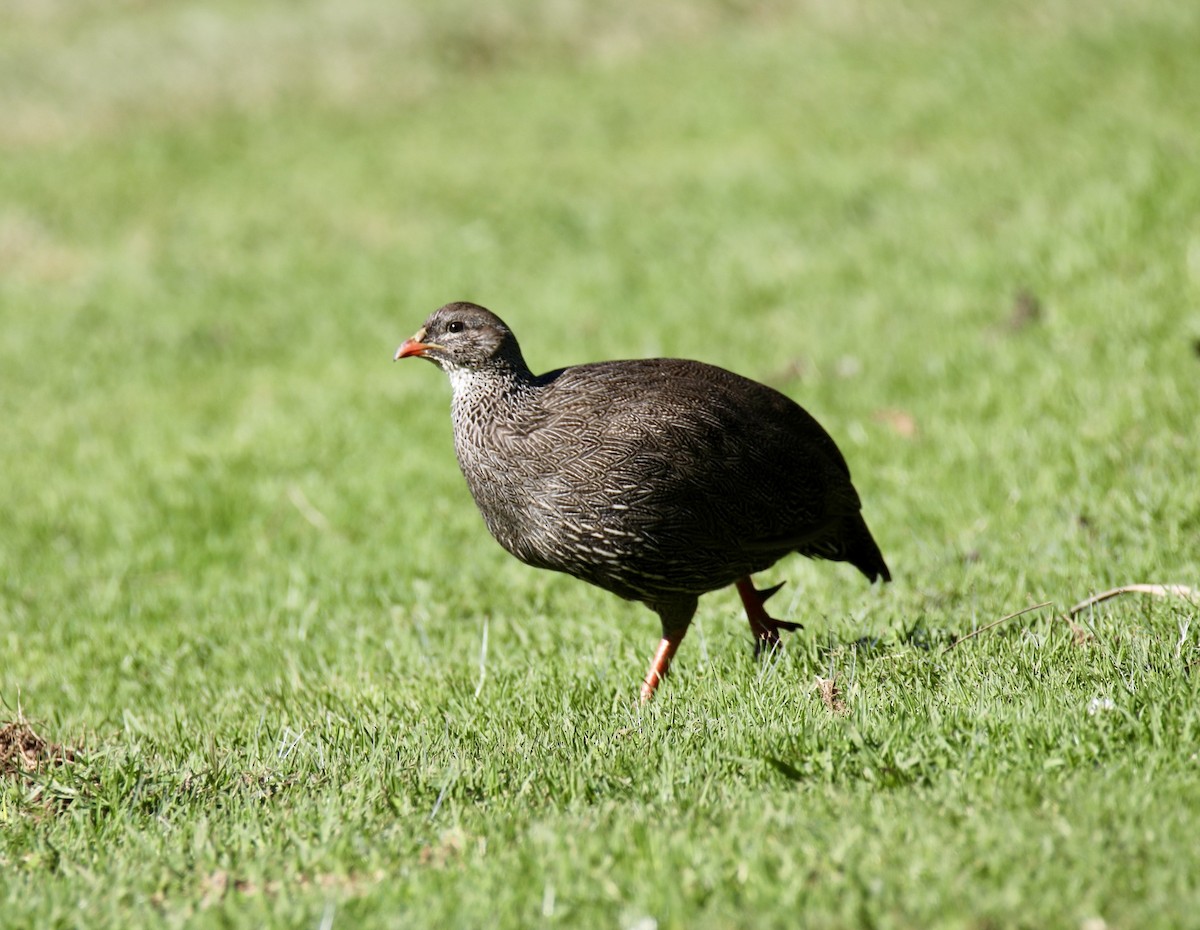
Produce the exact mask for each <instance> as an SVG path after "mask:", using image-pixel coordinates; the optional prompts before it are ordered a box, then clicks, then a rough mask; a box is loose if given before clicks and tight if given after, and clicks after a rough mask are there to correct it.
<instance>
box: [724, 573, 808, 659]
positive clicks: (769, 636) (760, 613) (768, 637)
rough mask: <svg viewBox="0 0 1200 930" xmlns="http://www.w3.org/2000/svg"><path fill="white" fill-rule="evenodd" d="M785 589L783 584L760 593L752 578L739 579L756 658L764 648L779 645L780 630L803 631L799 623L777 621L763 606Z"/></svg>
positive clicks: (738, 587)
mask: <svg viewBox="0 0 1200 930" xmlns="http://www.w3.org/2000/svg"><path fill="white" fill-rule="evenodd" d="M782 587H783V582H780V583H779V584H777V585H775V587H773V588H766V589H765V590H762V591H759V590H758V589H757V588H756V587H754V583H753V582H752V581H751V580H750V576H749V575H747V576H746V577H745V578H739V579H738V581H737V590H738V594H740V595H741V597H742V606H743V607H745V608H746V619H747V620H749V621H750V630H751V632H753V633H754V657H755V658H758V656H759V654H760V653H761V652H762V650H763V647H764V646H765V647H766V648H767V649H774V648H775V647H776V646H778V645H779V631H780V630H802V629H804V627H802V626H801V625H800V624H799V623H792V622H791V621H789V620H776V619H775V618H774V617H772V616H771V615H770V614H768V613H767V610H766V608H765V607H764V606H763V605H764V604H765V603H766V602H767V598H769V597H770V596H771V595H772V594H774V593H775V592H776V591H778V590H779V589H780V588H782Z"/></svg>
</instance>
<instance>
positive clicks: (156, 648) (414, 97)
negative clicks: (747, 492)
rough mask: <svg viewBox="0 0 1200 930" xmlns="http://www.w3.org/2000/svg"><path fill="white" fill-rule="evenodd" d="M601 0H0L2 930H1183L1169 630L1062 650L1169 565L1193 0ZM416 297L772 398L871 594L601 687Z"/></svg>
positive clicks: (1186, 892) (1198, 496) (839, 581)
mask: <svg viewBox="0 0 1200 930" xmlns="http://www.w3.org/2000/svg"><path fill="white" fill-rule="evenodd" d="M644 6H645V5H639V4H634V3H631V2H624V0H611V2H607V3H600V4H583V3H574V2H567V3H554V4H551V3H537V2H533V0H524V2H514V3H510V4H507V5H504V6H500V7H497V8H496V9H495V10H494V11H493V12H490V13H487V14H483V15H479V14H476V13H474V12H473V5H469V4H466V3H453V4H439V3H433V2H423V3H412V4H409V5H407V6H405V7H404V8H403V9H401V10H399V11H396V10H394V9H393V7H392V5H388V4H383V3H377V2H374V0H356V2H353V3H348V4H342V3H338V4H335V3H328V2H315V0H314V2H312V3H307V4H303V5H299V6H297V5H295V4H284V3H268V2H262V3H248V2H245V3H237V2H232V0H228V2H222V3H214V4H210V5H207V6H203V7H202V6H200V5H189V4H165V3H125V4H100V3H88V4H83V3H79V4H53V3H46V4H40V3H25V4H11V5H9V7H7V8H6V9H5V11H4V12H3V13H2V14H0V110H3V112H4V113H5V114H6V115H5V117H4V119H3V121H2V122H3V125H0V424H3V425H2V433H0V436H2V438H0V475H3V481H0V527H2V532H0V702H3V706H2V707H0V722H3V720H11V719H15V718H17V717H18V715H19V714H22V713H23V714H24V715H25V716H27V717H28V718H29V719H30V720H32V721H33V722H34V725H35V727H36V729H37V730H38V731H39V732H40V733H41V734H43V735H44V736H46V737H48V738H50V739H52V740H55V741H58V742H61V743H65V744H80V745H82V747H83V752H82V755H81V757H80V758H78V759H77V760H76V761H75V762H73V763H71V764H68V765H63V766H59V767H52V768H44V769H42V770H40V771H39V772H38V773H36V774H34V775H27V776H23V777H15V776H11V775H10V776H8V777H0V925H3V926H5V927H8V926H12V927H24V926H30V927H33V926H37V927H48V926H61V927H74V926H78V927H89V928H92V927H127V926H134V925H139V924H145V923H151V922H158V923H162V924H166V925H170V926H184V925H186V926H196V927H206V926H213V927H243V926H244V927H252V926H262V925H270V926H312V927H316V926H329V925H330V922H332V926H334V927H383V926H413V927H432V926H485V925H486V926H500V927H526V926H605V927H621V928H628V927H638V928H647V927H649V926H651V920H653V921H656V922H657V927H658V928H660V930H663V928H667V927H688V928H694V927H735V926H744V927H756V928H757V927H771V926H779V927H784V926H787V927H791V926H811V927H842V926H874V927H972V928H985V927H1001V926H1003V927H1008V926H1026V927H1047V926H1054V927H1071V928H1080V927H1087V928H1091V930H1097V928H1099V927H1102V926H1106V927H1109V928H1117V927H1128V928H1135V927H1136V928H1141V927H1148V926H1172V927H1178V926H1188V925H1190V926H1197V925H1198V923H1197V922H1198V920H1200V918H1197V914H1198V913H1200V886H1197V883H1196V880H1195V876H1196V875H1198V874H1200V844H1197V842H1196V836H1197V833H1198V832H1200V756H1198V754H1197V753H1198V749H1200V701H1198V698H1200V694H1198V690H1197V689H1198V685H1197V682H1198V680H1200V646H1198V642H1200V640H1198V638H1197V634H1198V631H1200V623H1197V619H1198V617H1197V614H1198V611H1197V605H1196V604H1195V603H1190V602H1188V601H1187V600H1185V599H1180V598H1173V599H1151V598H1144V597H1141V596H1130V597H1125V598H1118V599H1114V600H1111V601H1108V602H1105V603H1103V604H1101V605H1098V606H1097V607H1096V608H1094V609H1093V610H1092V611H1089V612H1087V613H1086V614H1084V615H1082V616H1081V617H1079V618H1077V622H1078V623H1079V625H1080V626H1081V628H1082V630H1081V632H1082V633H1083V634H1085V635H1083V636H1082V637H1079V638H1077V636H1076V633H1075V632H1074V631H1072V629H1071V627H1070V625H1069V624H1068V623H1066V622H1065V621H1064V620H1062V619H1061V618H1060V616H1059V615H1060V614H1061V612H1062V611H1064V610H1065V609H1066V608H1067V607H1069V606H1070V605H1071V604H1072V603H1074V602H1075V601H1076V600H1079V599H1081V598H1083V597H1085V596H1087V595H1088V594H1091V593H1094V592H1096V591H1100V590H1104V589H1106V588H1110V587H1114V586H1116V585H1120V584H1124V583H1130V582H1162V583H1180V584H1188V585H1192V586H1194V587H1198V586H1200V482H1198V481H1197V480H1196V463H1197V461H1200V429H1198V428H1197V412H1196V411H1197V409H1200V393H1198V391H1197V384H1198V382H1200V358H1198V357H1197V355H1198V350H1197V348H1196V340H1197V339H1198V338H1200V219H1198V217H1200V172H1197V170H1196V165H1197V160H1198V158H1200V57H1198V56H1197V55H1196V54H1195V50H1196V48H1197V45H1198V42H1200V14H1198V13H1197V11H1196V8H1195V4H1193V3H1188V2H1184V0H1178V2H1166V0H1164V2H1156V3H1145V2H1140V0H1139V2H1133V0H1128V2H1122V0H1108V2H1104V3H1100V4H1094V5H1093V4H1085V5H1079V4H1069V3H1065V2H1056V0H1052V2H1050V3H1036V4H1035V3H1019V4H1001V5H995V4H987V3H983V2H978V3H968V4H962V3H950V2H949V0H944V2H934V3H931V4H927V5H919V6H910V7H899V6H893V5H890V4H845V5H843V4H834V5H828V4H786V3H765V4H761V5H760V4H748V3H746V4H743V3H722V2H718V0H712V2H708V3H699V4H694V3H684V2H682V0H680V2H677V3H675V2H668V3H664V4H659V5H656V6H653V7H646V8H643V7H644ZM651 9H653V10H657V11H658V12H657V13H655V14H652V13H651V12H649V10H651ZM1022 292H1027V293H1029V294H1032V295H1034V296H1035V297H1036V299H1037V301H1038V302H1039V304H1040V306H1041V308H1042V312H1041V314H1040V316H1038V317H1037V318H1036V319H1034V320H1033V321H1032V322H1029V323H1027V324H1026V325H1023V326H1014V325H1012V323H1011V320H1012V319H1013V312H1014V306H1015V305H1016V304H1018V303H1019V297H1018V295H1019V294H1021V293H1022ZM459 298H465V299H472V300H477V301H479V302H481V303H484V304H486V305H488V306H490V307H492V308H493V309H494V310H496V311H497V312H499V313H500V314H502V315H503V316H504V317H505V318H506V319H507V320H508V321H509V322H510V323H511V324H512V325H513V326H514V328H515V329H516V331H517V333H518V335H520V336H521V338H522V342H523V347H524V349H525V354H526V357H527V358H528V359H529V360H530V363H531V365H533V367H535V368H540V369H546V368H550V367H555V366H558V365H562V364H569V363H572V362H577V361H584V360H591V359H598V358H609V357H627V356H639V355H656V354H666V355H682V356H689V357H697V358H702V359H704V360H706V361H710V362H715V363H718V364H722V365H725V366H727V367H730V368H733V369H735V370H737V371H739V372H742V373H744V374H747V375H750V376H752V377H757V378H759V379H761V380H765V381H768V382H770V383H772V384H775V385H777V386H779V387H781V388H782V389H783V390H786V391H787V392H788V393H789V394H790V395H791V396H793V397H795V398H796V399H797V400H799V401H800V402H801V403H803V404H804V405H805V406H806V407H807V408H808V409H809V410H810V411H812V412H813V413H814V414H815V415H816V416H817V417H818V418H819V419H821V421H822V422H823V423H824V424H825V425H826V426H827V427H828V428H829V430H830V431H831V432H832V433H833V435H834V436H835V437H836V438H837V439H838V441H839V443H840V444H841V446H842V448H843V450H844V451H845V453H846V456H847V458H848V459H849V461H850V463H851V467H852V469H853V470H854V473H855V479H856V484H857V486H858V488H859V490H860V492H861V494H862V496H863V499H864V501H865V506H866V514H867V517H868V520H869V522H870V524H871V526H872V528H873V529H874V530H875V533H876V536H877V537H878V539H879V541H880V544H881V546H882V547H883V550H884V552H885V554H886V556H887V558H888V561H889V564H890V565H891V568H892V570H893V573H894V575H895V576H896V582H895V583H894V584H892V585H890V586H888V587H887V589H886V590H878V589H876V590H872V589H869V588H868V587H867V586H866V585H865V584H864V583H863V582H862V579H861V578H859V577H858V576H857V575H856V574H855V573H854V571H853V570H852V569H849V568H848V567H846V566H843V565H829V564H815V563H808V562H803V561H801V560H799V559H793V560H790V561H787V562H784V563H781V564H780V565H778V566H776V568H775V569H773V570H772V571H771V572H769V573H764V575H763V576H762V577H761V579H760V581H761V582H762V583H765V582H767V581H768V580H772V581H773V580H785V579H786V580H787V581H788V582H789V584H788V586H787V587H786V588H785V589H784V593H783V594H781V595H779V597H778V598H777V599H776V600H775V601H773V602H772V606H773V607H775V606H776V605H777V606H778V610H779V612H780V615H781V616H785V617H788V618H794V619H798V620H801V621H803V622H804V623H805V625H806V629H805V631H804V632H803V633H801V634H797V635H793V636H791V637H790V638H789V640H788V642H787V646H786V650H785V651H784V652H783V653H782V655H781V656H779V657H778V659H777V661H775V662H772V663H766V664H763V665H756V664H755V663H754V662H753V661H752V659H751V656H750V652H751V650H750V641H749V634H748V631H747V628H746V625H745V621H744V620H743V619H741V617H740V610H739V608H738V605H737V601H736V598H735V597H734V596H732V595H731V594H730V593H728V592H722V593H717V594H714V595H711V596H709V597H706V598H705V599H704V600H703V601H702V602H701V608H700V611H699V613H698V615H697V620H696V623H695V624H694V626H693V629H692V632H691V633H690V634H689V636H688V638H687V640H686V641H685V642H684V645H683V647H682V649H681V652H680V655H679V658H678V661H677V663H676V666H675V671H674V674H673V675H672V676H671V678H670V679H668V681H667V682H666V684H665V685H664V687H663V689H662V691H661V693H660V696H659V698H658V699H657V700H656V701H655V702H654V703H653V704H652V705H651V706H649V707H648V708H644V709H642V708H639V707H637V705H636V703H635V697H636V693H637V686H638V683H639V681H640V678H641V675H642V673H643V671H644V668H645V664H646V663H647V661H648V659H649V656H650V653H651V651H652V649H653V646H654V644H655V642H656V639H657V635H658V628H657V621H656V620H655V618H654V617H653V615H652V614H651V613H650V612H649V611H647V610H645V609H644V608H642V607H640V606H638V605H632V604H626V603H624V602H621V601H619V600H617V599H615V598H613V597H612V596H610V595H608V594H605V593H604V592H601V591H599V590H595V589H591V588H588V587H587V586H585V585H582V584H580V583H578V582H575V581H573V580H572V579H569V578H566V577H563V576H557V575H551V574H547V573H539V572H535V571H533V570H532V569H528V568H526V567H524V566H522V565H520V564H518V563H516V562H515V561H514V560H512V559H511V558H509V557H508V556H506V555H505V554H504V553H503V552H502V551H501V550H500V549H499V547H498V546H496V545H495V544H494V543H493V542H492V541H491V540H490V539H489V538H488V537H487V534H486V531H485V529H484V527H483V525H482V522H481V521H480V519H479V517H478V515H477V514H476V512H475V510H474V507H473V505H472V503H471V501H470V498H469V496H468V494H467V491H466V488H465V486H464V485H463V482H462V478H461V476H460V475H459V473H458V470H457V468H456V467H455V464H454V461H453V451H452V447H451V443H450V425H449V415H448V397H449V391H448V389H447V387H446V385H445V383H444V378H443V377H442V376H441V375H440V374H439V373H438V372H436V371H435V370H434V369H433V368H432V367H431V366H427V365H420V364H417V363H406V364H403V365H397V366H392V365H391V364H390V361H389V359H390V357H391V353H392V351H393V350H394V348H395V346H396V345H397V344H398V343H399V342H400V341H401V340H402V339H403V338H405V337H406V336H408V335H410V334H411V333H412V332H413V331H414V330H415V329H416V328H417V327H418V326H419V325H420V322H421V321H422V320H423V318H424V317H425V315H426V314H427V313H428V312H429V311H431V310H432V309H434V308H435V307H436V306H438V305H439V304H441V303H443V302H445V301H448V300H452V299H459ZM906 418H911V423H912V424H914V425H915V433H913V434H911V435H909V432H910V431H908V430H906V429H904V428H903V427H904V426H905V425H906V424H907V423H908V422H910V421H909V420H907V419H906ZM898 427H900V428H898ZM1042 601H1050V602H1052V603H1053V605H1054V606H1053V609H1051V608H1047V609H1044V610H1041V611H1035V612H1031V613H1028V614H1025V615H1023V616H1021V617H1018V618H1015V619H1012V620H1010V621H1008V622H1006V623H1003V624H1001V625H999V626H997V627H996V628H995V629H993V630H990V631H988V632H985V633H983V634H982V635H980V636H978V637H976V638H974V639H972V640H969V641H967V642H964V643H962V644H961V645H959V646H957V647H956V648H954V649H950V650H947V649H946V647H947V645H948V644H949V643H950V642H951V641H952V640H953V638H954V637H956V636H959V635H962V634H965V633H968V632H970V631H972V630H974V629H977V628H978V627H980V626H982V625H984V624H986V623H989V622H991V621H993V620H996V619H999V618H1000V617H1002V616H1004V615H1006V614H1009V613H1011V612H1013V611H1016V610H1019V609H1021V608H1023V607H1025V606H1028V605H1030V604H1034V603H1039V602H1042ZM485 638H486V639H485ZM1080 638H1081V639H1082V640H1083V641H1082V642H1081V641H1079V639H1080ZM485 641H486V650H484V648H483V646H484V643H485ZM834 676H836V678H837V682H838V687H839V688H840V691H841V698H842V700H844V702H845V705H846V710H845V713H840V714H839V713H833V712H831V710H830V709H829V708H828V707H827V706H826V704H825V703H824V702H823V700H822V698H821V692H820V688H819V682H818V679H819V678H830V677H834Z"/></svg>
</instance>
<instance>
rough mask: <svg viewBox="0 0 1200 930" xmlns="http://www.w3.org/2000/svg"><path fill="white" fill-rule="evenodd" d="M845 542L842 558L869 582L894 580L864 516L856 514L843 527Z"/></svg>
mask: <svg viewBox="0 0 1200 930" xmlns="http://www.w3.org/2000/svg"><path fill="white" fill-rule="evenodd" d="M842 538H843V540H844V541H845V542H844V549H843V552H844V553H845V554H844V555H843V556H842V558H843V559H845V561H847V562H849V563H850V564H851V565H853V566H854V567H855V568H857V569H858V570H859V571H860V572H862V573H863V574H864V575H866V576H867V580H868V581H878V580H879V579H881V578H882V579H883V580H884V581H891V580H892V573H891V572H890V571H888V567H887V563H886V562H884V561H883V553H882V552H880V551H879V546H878V545H876V543H875V539H874V537H872V536H871V531H870V530H869V529H867V522H866V521H865V520H864V519H863V518H862V514H860V513H856V514H855V515H854V516H852V517H850V518H848V519H847V520H846V522H845V523H844V524H843V527H842Z"/></svg>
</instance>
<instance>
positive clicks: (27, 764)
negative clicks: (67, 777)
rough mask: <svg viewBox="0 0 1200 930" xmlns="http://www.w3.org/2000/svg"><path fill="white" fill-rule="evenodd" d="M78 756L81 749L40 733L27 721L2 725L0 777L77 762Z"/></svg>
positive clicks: (13, 721)
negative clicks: (53, 740)
mask: <svg viewBox="0 0 1200 930" xmlns="http://www.w3.org/2000/svg"><path fill="white" fill-rule="evenodd" d="M77 755H78V750H76V749H72V748H71V747H70V746H61V745H59V744H58V743H53V742H51V741H50V740H48V739H46V738H45V737H43V736H41V735H39V734H38V733H37V731H35V730H34V729H33V727H31V726H30V725H29V723H28V721H26V720H22V719H18V720H10V721H9V722H8V723H6V724H4V725H3V726H0V777H3V778H16V777H18V776H20V775H22V774H25V773H27V772H36V771H39V770H41V769H43V768H47V767H52V766H59V765H63V764H64V763H67V762H74V761H75V758H76V756H77Z"/></svg>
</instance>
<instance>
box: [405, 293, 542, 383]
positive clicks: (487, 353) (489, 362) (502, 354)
mask: <svg viewBox="0 0 1200 930" xmlns="http://www.w3.org/2000/svg"><path fill="white" fill-rule="evenodd" d="M414 357H415V358H427V359H429V360H430V361H431V362H434V363H436V364H437V365H438V366H439V367H440V368H442V369H443V370H444V371H447V372H450V373H454V372H478V371H483V370H485V369H488V368H511V369H514V370H517V371H521V370H526V369H525V362H524V360H523V359H522V357H521V349H520V347H519V346H518V345H517V338H516V336H514V335H513V333H512V330H510V329H509V328H508V327H507V326H506V325H505V323H504V321H503V320H501V319H500V318H499V317H498V316H496V315H495V314H494V313H492V312H491V311H490V310H485V309H484V308H483V307H480V306H479V305H478V304H472V303H466V302H464V301H459V302H457V303H452V304H446V305H445V306H444V307H440V308H439V309H437V310H435V311H434V312H433V313H432V314H431V315H430V317H429V319H427V320H426V321H425V325H424V326H422V327H421V328H420V329H419V330H417V331H416V333H415V334H414V335H413V336H412V338H410V339H406V340H404V342H403V343H402V344H401V346H400V348H399V349H397V350H396V355H395V361H399V360H400V359H402V358H414Z"/></svg>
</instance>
